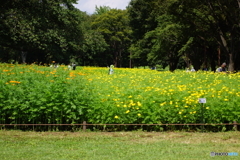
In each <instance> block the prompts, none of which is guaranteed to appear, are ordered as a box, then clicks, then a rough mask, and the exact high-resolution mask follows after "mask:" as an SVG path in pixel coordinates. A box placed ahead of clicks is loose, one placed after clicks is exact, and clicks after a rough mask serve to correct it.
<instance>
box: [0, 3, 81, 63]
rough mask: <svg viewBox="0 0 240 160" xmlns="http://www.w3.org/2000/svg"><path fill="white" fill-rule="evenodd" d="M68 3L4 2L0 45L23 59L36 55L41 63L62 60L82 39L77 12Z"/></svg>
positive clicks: (0, 23)
mask: <svg viewBox="0 0 240 160" xmlns="http://www.w3.org/2000/svg"><path fill="white" fill-rule="evenodd" d="M72 3H76V0H40V1H39V0H30V1H24V0H18V1H4V2H3V3H1V4H0V15H1V18H0V30H1V31H0V45H1V46H4V47H9V48H14V49H15V50H16V51H19V52H20V53H21V54H22V56H23V57H24V55H26V53H29V54H30V53H31V52H36V51H40V52H42V53H43V54H42V55H39V56H40V57H42V56H43V57H45V58H44V59H47V58H50V59H51V58H54V59H58V60H59V61H60V60H63V59H64V56H67V55H66V53H67V52H68V51H72V50H77V49H78V46H79V45H80V43H79V42H81V38H82V32H81V30H80V29H79V28H78V25H79V23H80V21H79V16H78V14H77V12H78V10H77V9H76V8H74V6H73V5H72ZM64 53H65V55H64ZM25 58H26V57H25ZM25 58H23V62H24V61H25Z"/></svg>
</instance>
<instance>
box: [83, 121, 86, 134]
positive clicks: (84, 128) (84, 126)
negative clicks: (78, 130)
mask: <svg viewBox="0 0 240 160" xmlns="http://www.w3.org/2000/svg"><path fill="white" fill-rule="evenodd" d="M86 124H87V122H86V121H83V131H84V132H85V131H86V129H87V126H86Z"/></svg>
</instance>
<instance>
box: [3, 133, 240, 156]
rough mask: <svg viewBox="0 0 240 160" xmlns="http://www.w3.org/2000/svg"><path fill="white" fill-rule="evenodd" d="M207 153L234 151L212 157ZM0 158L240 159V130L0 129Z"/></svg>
mask: <svg viewBox="0 0 240 160" xmlns="http://www.w3.org/2000/svg"><path fill="white" fill-rule="evenodd" d="M210 152H237V153H238V156H215V157H211V156H210ZM0 156H1V157H0V159H1V160H4V159H6V160H15V159H16V160H20V159H24V160H28V159H33V160H38V159H43V160H47V159H51V160H55V159H56V160H71V159H76V160H78V159H79V160H98V159H99V160H117V159H123V160H135V159H136V160H159V159H163V160H169V159H170V160H171V159H199V160H207V159H211V160H212V159H240V132H219V133H199V132H140V131H136V132H22V131H4V130H1V131H0Z"/></svg>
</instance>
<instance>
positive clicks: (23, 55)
mask: <svg viewBox="0 0 240 160" xmlns="http://www.w3.org/2000/svg"><path fill="white" fill-rule="evenodd" d="M21 57H22V63H23V64H24V63H26V58H27V52H25V51H22V52H21Z"/></svg>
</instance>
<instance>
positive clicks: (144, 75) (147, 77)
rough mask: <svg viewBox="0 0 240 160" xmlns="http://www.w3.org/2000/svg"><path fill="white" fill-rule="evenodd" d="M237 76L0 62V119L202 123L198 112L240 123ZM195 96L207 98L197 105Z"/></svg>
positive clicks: (212, 120) (206, 119) (9, 121)
mask: <svg viewBox="0 0 240 160" xmlns="http://www.w3.org/2000/svg"><path fill="white" fill-rule="evenodd" d="M239 78H240V74H239V73H235V74H225V73H223V74H222V73H214V72H194V73H187V72H186V71H180V70H179V71H175V72H173V73H172V72H168V71H162V72H159V71H155V70H150V69H126V68H114V74H112V75H109V74H108V68H100V67H80V66H78V67H77V70H72V71H69V70H68V68H67V66H60V67H59V68H57V69H56V68H50V67H45V66H37V65H13V64H0V102H1V103H0V124H79V123H82V122H83V121H86V122H87V123H90V124H91V123H92V124H185V123H186V124H189V123H202V121H203V120H202V112H203V116H204V122H205V123H217V124H219V123H232V122H233V121H236V122H240V84H239V81H240V80H239ZM199 98H206V100H207V103H206V104H204V105H202V104H199V102H198V99H199ZM157 127H159V126H155V129H157ZM221 127H222V126H221ZM115 128H117V129H120V127H115ZM99 129H101V127H100V128H99ZM121 129H127V128H121ZM158 129H159V128H158Z"/></svg>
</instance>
